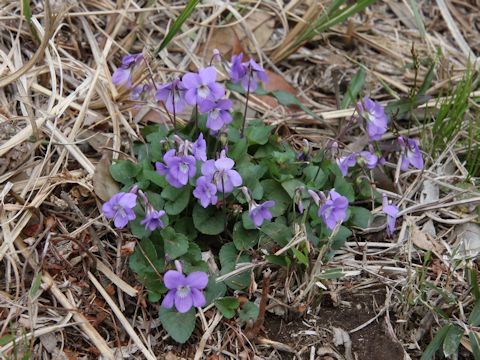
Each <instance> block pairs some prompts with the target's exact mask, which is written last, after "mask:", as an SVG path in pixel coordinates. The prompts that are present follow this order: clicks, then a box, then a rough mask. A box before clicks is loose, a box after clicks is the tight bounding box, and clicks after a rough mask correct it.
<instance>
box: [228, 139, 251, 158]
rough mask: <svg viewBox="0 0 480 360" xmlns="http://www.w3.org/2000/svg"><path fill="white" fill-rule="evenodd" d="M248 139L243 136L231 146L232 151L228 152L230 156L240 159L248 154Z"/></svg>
mask: <svg viewBox="0 0 480 360" xmlns="http://www.w3.org/2000/svg"><path fill="white" fill-rule="evenodd" d="M247 149H248V145H247V139H245V138H242V139H240V140H238V141H237V142H236V143H235V144H234V145H233V146H232V147H231V148H230V151H229V152H228V156H229V157H230V158H231V159H233V160H235V161H238V160H240V159H241V158H242V157H244V156H245V155H247Z"/></svg>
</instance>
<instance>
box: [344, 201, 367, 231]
mask: <svg viewBox="0 0 480 360" xmlns="http://www.w3.org/2000/svg"><path fill="white" fill-rule="evenodd" d="M349 209H350V212H351V215H350V219H349V222H350V223H351V224H352V225H353V226H357V227H359V228H362V229H366V228H367V227H368V225H369V223H370V219H371V212H370V210H368V209H365V208H363V207H358V206H351V207H350V208H349Z"/></svg>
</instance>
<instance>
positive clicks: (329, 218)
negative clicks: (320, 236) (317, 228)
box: [308, 189, 348, 230]
mask: <svg viewBox="0 0 480 360" xmlns="http://www.w3.org/2000/svg"><path fill="white" fill-rule="evenodd" d="M308 193H309V194H310V196H311V198H312V199H313V201H314V202H315V203H316V204H317V205H318V207H319V208H318V216H319V217H321V218H322V220H323V222H324V223H325V225H326V226H327V228H329V229H330V230H333V229H335V227H337V225H339V224H341V223H343V222H344V221H345V218H346V217H347V209H348V199H347V198H346V197H345V196H343V195H340V194H339V193H338V192H337V191H335V189H331V190H330V191H329V193H328V197H327V196H325V194H324V193H323V192H321V191H320V192H319V193H318V194H317V192H315V191H313V190H308Z"/></svg>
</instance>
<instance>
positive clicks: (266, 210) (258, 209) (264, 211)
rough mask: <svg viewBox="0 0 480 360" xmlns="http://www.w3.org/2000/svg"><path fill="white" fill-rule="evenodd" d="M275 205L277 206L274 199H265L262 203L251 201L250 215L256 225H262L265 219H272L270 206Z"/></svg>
mask: <svg viewBox="0 0 480 360" xmlns="http://www.w3.org/2000/svg"><path fill="white" fill-rule="evenodd" d="M273 206H275V201H273V200H269V201H265V202H264V203H262V204H257V203H255V202H254V201H253V202H252V203H251V205H250V210H249V211H248V216H249V217H250V219H252V221H253V223H254V224H255V226H256V227H260V226H262V224H263V222H264V221H265V220H272V213H271V212H270V208H271V207H273Z"/></svg>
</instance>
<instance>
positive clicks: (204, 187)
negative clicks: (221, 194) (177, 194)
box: [193, 176, 218, 208]
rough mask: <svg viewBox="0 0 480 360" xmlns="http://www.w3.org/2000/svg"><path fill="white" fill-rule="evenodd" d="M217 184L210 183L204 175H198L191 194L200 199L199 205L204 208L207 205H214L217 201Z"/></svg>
mask: <svg viewBox="0 0 480 360" xmlns="http://www.w3.org/2000/svg"><path fill="white" fill-rule="evenodd" d="M216 193H217V186H216V185H215V184H212V183H211V182H210V181H209V180H208V178H207V177H206V176H200V177H199V178H198V179H197V186H196V187H195V189H194V190H193V196H195V197H196V198H197V199H198V200H200V205H202V206H203V207H204V208H206V207H208V205H210V204H212V205H215V204H216V203H217V201H218V197H217V196H216V195H215V194H216Z"/></svg>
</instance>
